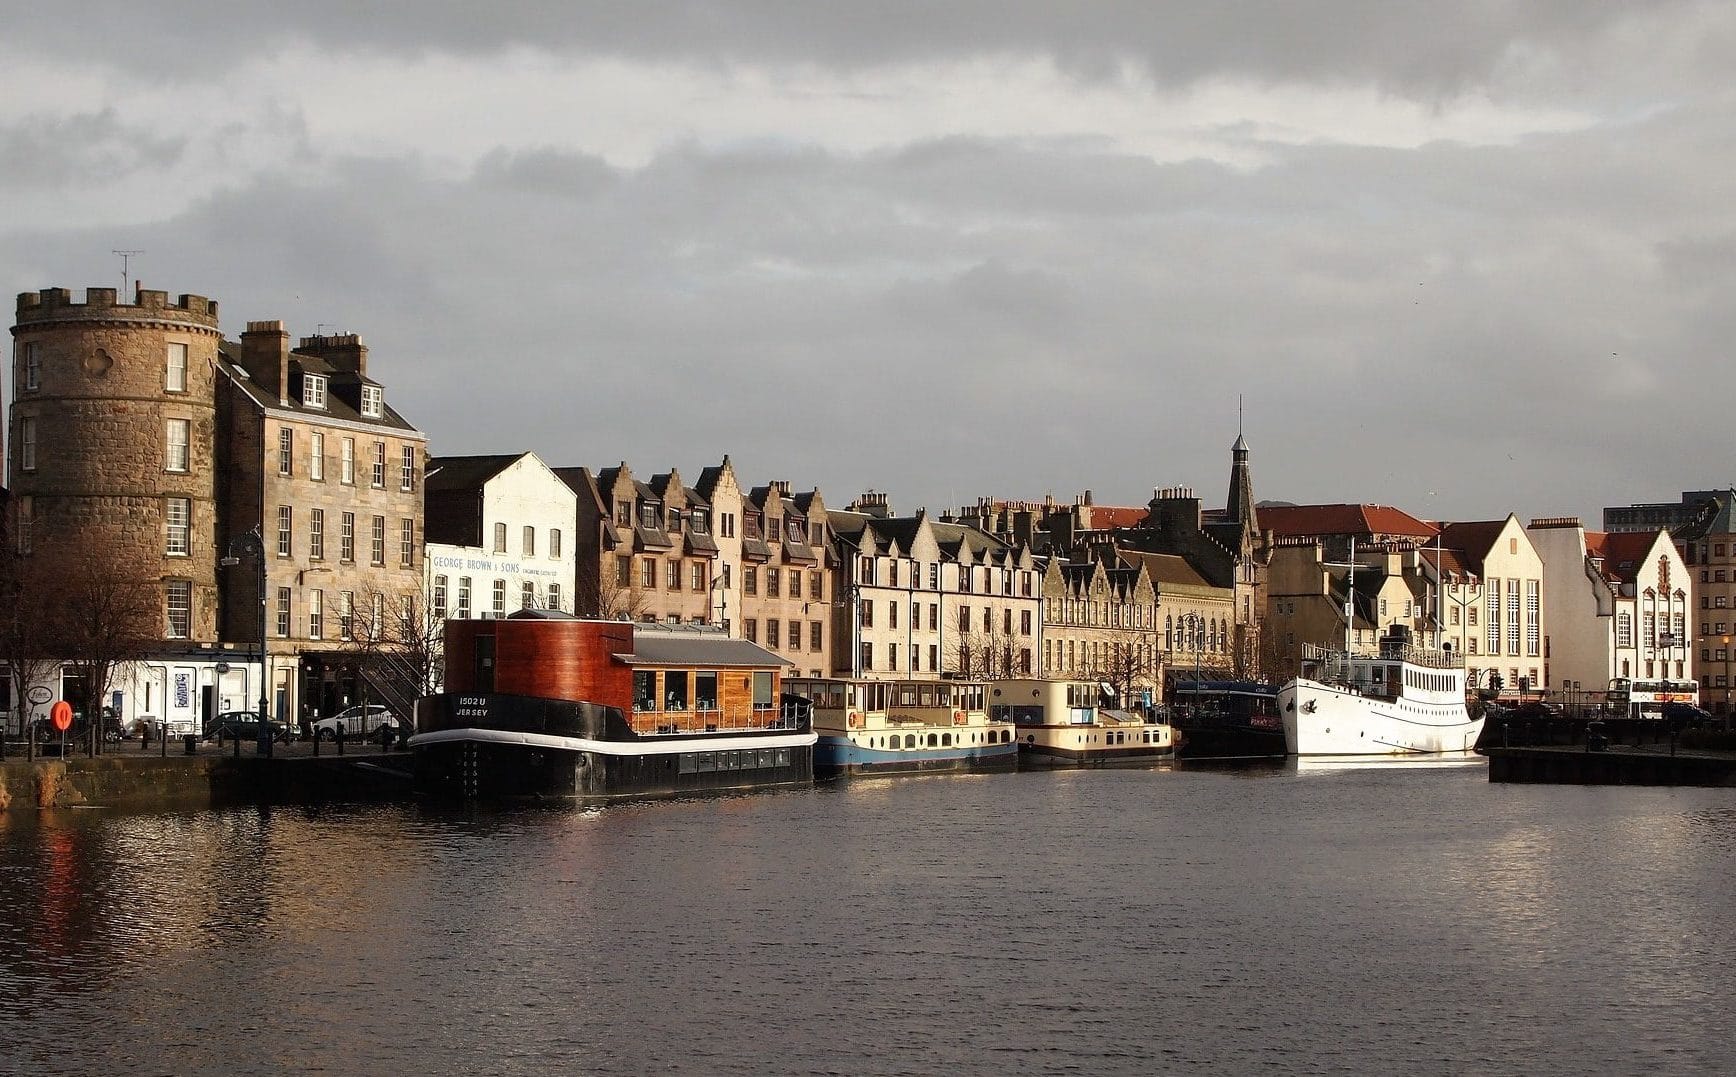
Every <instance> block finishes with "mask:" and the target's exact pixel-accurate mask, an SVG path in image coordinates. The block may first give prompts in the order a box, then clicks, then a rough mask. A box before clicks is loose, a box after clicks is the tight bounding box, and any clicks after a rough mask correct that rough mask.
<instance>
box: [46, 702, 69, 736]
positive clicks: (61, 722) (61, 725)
mask: <svg viewBox="0 0 1736 1077" xmlns="http://www.w3.org/2000/svg"><path fill="white" fill-rule="evenodd" d="M48 720H49V721H50V722H52V723H54V728H55V729H57V730H59V731H60V732H62V733H64V732H66V731H67V730H69V729H71V728H72V704H71V703H68V702H67V701H66V700H64V699H63V700H61V701H60V702H59V703H56V704H55V705H54V706H52V707H50V708H48Z"/></svg>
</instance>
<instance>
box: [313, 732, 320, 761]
mask: <svg viewBox="0 0 1736 1077" xmlns="http://www.w3.org/2000/svg"><path fill="white" fill-rule="evenodd" d="M313 757H314V758H315V759H318V758H319V730H317V729H316V730H314V732H313Z"/></svg>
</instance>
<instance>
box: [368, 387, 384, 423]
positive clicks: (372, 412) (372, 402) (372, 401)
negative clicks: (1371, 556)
mask: <svg viewBox="0 0 1736 1077" xmlns="http://www.w3.org/2000/svg"><path fill="white" fill-rule="evenodd" d="M385 406H386V394H385V392H384V391H383V390H381V388H380V387H379V386H378V385H364V386H362V414H363V415H364V416H366V417H368V418H370V419H378V418H379V417H380V412H381V410H382V409H384V408H385Z"/></svg>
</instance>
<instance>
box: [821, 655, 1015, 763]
mask: <svg viewBox="0 0 1736 1077" xmlns="http://www.w3.org/2000/svg"><path fill="white" fill-rule="evenodd" d="M788 686H789V687H788V690H789V692H790V693H791V694H792V695H795V696H799V697H801V698H803V699H806V700H807V701H809V702H810V703H811V704H812V705H813V723H814V732H815V734H816V735H817V736H818V737H819V741H818V743H817V744H816V745H815V746H814V772H815V774H817V775H819V776H821V777H826V776H830V775H840V774H856V775H864V774H907V773H912V772H917V771H937V770H995V769H1001V770H1010V769H1012V768H1013V767H1014V766H1016V765H1017V763H1018V745H1017V744H1015V743H1014V742H1013V727H1012V725H1011V723H1009V722H1005V721H991V720H990V719H989V716H988V712H987V711H986V710H985V709H984V704H985V700H986V698H987V691H988V686H987V685H985V684H983V683H982V682H980V681H870V680H844V679H818V678H803V679H799V680H791V681H789V682H788Z"/></svg>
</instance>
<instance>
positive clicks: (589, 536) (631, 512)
mask: <svg viewBox="0 0 1736 1077" xmlns="http://www.w3.org/2000/svg"><path fill="white" fill-rule="evenodd" d="M555 474H556V475H558V476H560V478H561V479H562V480H563V481H564V482H565V483H566V484H567V485H568V486H569V487H570V488H572V490H573V492H574V494H575V495H576V502H575V513H576V517H575V525H574V529H573V530H574V554H575V563H574V572H575V574H576V576H577V579H576V581H575V587H576V595H577V604H578V606H579V608H578V610H577V612H578V613H579V615H580V616H584V617H619V618H625V619H627V620H634V621H647V622H649V621H657V622H661V623H664V624H711V623H715V622H716V621H717V619H718V613H717V610H718V609H719V607H718V605H717V603H716V601H715V599H716V595H715V594H714V590H713V586H712V583H713V580H714V579H716V578H717V573H718V562H719V552H720V548H719V546H718V544H717V542H716V540H715V539H714V538H713V536H712V531H713V527H712V506H711V502H710V501H709V499H707V498H706V497H705V496H704V495H703V494H701V493H700V492H699V491H697V490H692V489H690V488H688V487H687V486H686V485H685V484H684V483H683V482H682V480H681V474H680V472H679V471H675V470H671V471H669V472H668V473H666V474H662V475H652V476H650V477H649V478H648V479H641V478H639V477H636V476H635V475H634V474H633V471H632V469H631V468H629V467H628V466H627V464H626V462H625V461H623V462H622V463H620V464H619V465H617V466H615V467H607V468H602V469H600V470H598V471H596V472H595V473H593V472H591V471H590V470H589V469H587V468H583V467H577V468H573V467H565V468H556V469H555Z"/></svg>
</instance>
